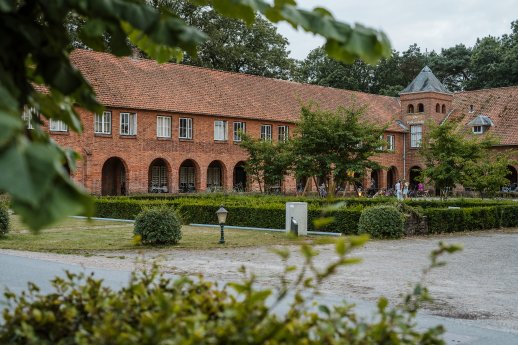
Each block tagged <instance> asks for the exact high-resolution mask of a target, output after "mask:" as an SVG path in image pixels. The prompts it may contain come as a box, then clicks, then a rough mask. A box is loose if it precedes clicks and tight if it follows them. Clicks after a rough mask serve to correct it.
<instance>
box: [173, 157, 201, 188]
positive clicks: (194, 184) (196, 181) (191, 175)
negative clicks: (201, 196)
mask: <svg viewBox="0 0 518 345" xmlns="http://www.w3.org/2000/svg"><path fill="white" fill-rule="evenodd" d="M200 178H201V176H200V165H199V164H198V163H197V162H196V161H195V160H194V159H192V158H188V159H185V160H183V161H182V163H181V164H180V167H179V168H178V191H179V192H181V193H182V192H183V193H185V192H195V191H198V190H200Z"/></svg>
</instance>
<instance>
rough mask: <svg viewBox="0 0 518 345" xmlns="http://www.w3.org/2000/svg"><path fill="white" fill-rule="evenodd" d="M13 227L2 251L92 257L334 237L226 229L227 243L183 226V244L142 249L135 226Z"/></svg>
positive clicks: (1, 242)
mask: <svg viewBox="0 0 518 345" xmlns="http://www.w3.org/2000/svg"><path fill="white" fill-rule="evenodd" d="M11 222H12V223H11V224H12V228H11V231H10V232H9V234H7V236H5V237H2V238H0V249H15V250H27V251H36V252H51V253H61V254H89V253H95V252H106V251H122V250H123V251H128V250H135V251H141V250H154V249H157V248H160V249H172V250H175V249H207V250H209V249H216V248H238V247H254V246H272V245H300V244H303V243H311V244H329V243H334V241H335V238H332V237H324V236H308V237H300V238H291V237H288V236H286V235H285V234H284V233H279V232H270V231H250V230H235V229H226V230H225V240H226V243H225V244H224V245H221V244H219V243H218V241H219V228H208V227H207V228H206V227H192V226H183V227H182V233H183V237H182V240H181V241H180V243H178V244H176V245H170V246H159V247H157V246H154V247H152V246H142V245H135V244H134V243H133V224H129V223H121V222H110V221H99V220H97V221H94V220H92V221H88V220H83V219H73V218H70V219H67V220H65V221H63V222H61V223H59V224H56V225H54V226H53V227H52V228H49V229H45V230H42V231H41V232H40V233H38V234H32V233H31V232H30V231H29V230H28V229H27V227H25V226H24V225H23V223H21V222H20V221H19V219H18V217H16V216H12V218H11Z"/></svg>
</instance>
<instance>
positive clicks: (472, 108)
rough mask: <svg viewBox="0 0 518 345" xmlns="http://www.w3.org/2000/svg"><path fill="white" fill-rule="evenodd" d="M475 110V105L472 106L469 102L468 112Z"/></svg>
mask: <svg viewBox="0 0 518 345" xmlns="http://www.w3.org/2000/svg"><path fill="white" fill-rule="evenodd" d="M474 111H475V107H474V106H473V104H470V106H469V112H470V113H473V112H474Z"/></svg>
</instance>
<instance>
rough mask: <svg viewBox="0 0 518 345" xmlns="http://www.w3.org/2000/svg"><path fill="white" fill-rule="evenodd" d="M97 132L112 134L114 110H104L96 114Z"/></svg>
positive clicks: (95, 128)
mask: <svg viewBox="0 0 518 345" xmlns="http://www.w3.org/2000/svg"><path fill="white" fill-rule="evenodd" d="M94 133H95V134H112V112H111V111H104V112H103V113H102V114H95V116H94Z"/></svg>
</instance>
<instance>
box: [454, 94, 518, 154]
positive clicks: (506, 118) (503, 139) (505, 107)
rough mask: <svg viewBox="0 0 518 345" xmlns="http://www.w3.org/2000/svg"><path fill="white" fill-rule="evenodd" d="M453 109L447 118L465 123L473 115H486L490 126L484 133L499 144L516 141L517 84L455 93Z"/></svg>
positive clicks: (517, 130) (514, 143)
mask: <svg viewBox="0 0 518 345" xmlns="http://www.w3.org/2000/svg"><path fill="white" fill-rule="evenodd" d="M471 106H473V112H470V107H471ZM453 109H454V110H453V112H452V114H451V116H450V118H455V119H459V120H461V123H462V124H464V125H465V126H466V127H468V123H469V122H470V121H472V120H474V119H475V118H476V117H477V116H480V115H485V116H488V117H489V118H490V119H491V121H492V122H493V123H494V126H493V127H491V128H490V129H489V130H488V131H487V133H493V134H494V135H495V136H496V137H497V138H498V139H499V140H500V144H501V145H518V86H511V87H501V88H495V89H483V90H476V91H465V92H459V93H455V94H454V97H453Z"/></svg>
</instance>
